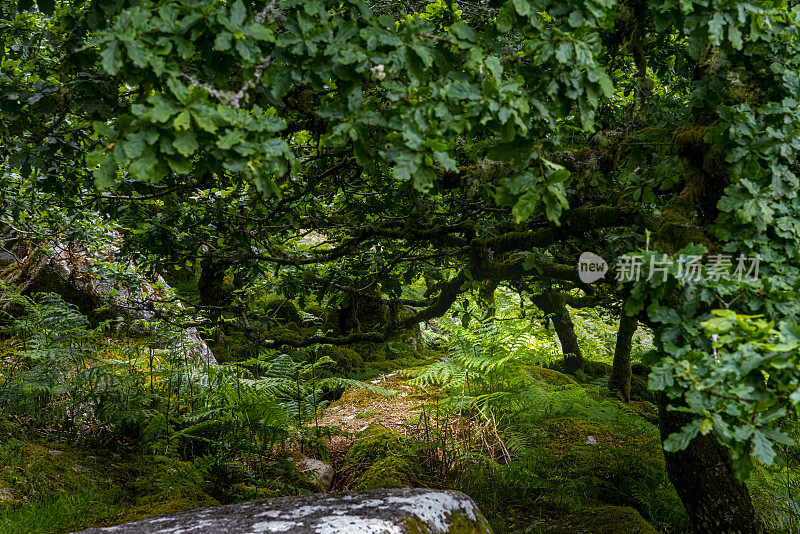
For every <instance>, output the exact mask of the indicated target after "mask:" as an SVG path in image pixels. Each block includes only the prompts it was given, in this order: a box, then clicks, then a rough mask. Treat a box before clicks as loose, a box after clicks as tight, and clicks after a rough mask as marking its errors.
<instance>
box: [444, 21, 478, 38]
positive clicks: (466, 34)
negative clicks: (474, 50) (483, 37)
mask: <svg viewBox="0 0 800 534" xmlns="http://www.w3.org/2000/svg"><path fill="white" fill-rule="evenodd" d="M450 32H451V33H453V34H454V35H455V36H456V37H457V38H458V39H461V40H462V41H469V42H472V43H474V42H476V41H477V34H476V33H475V30H473V29H472V28H471V27H470V26H467V25H466V24H464V23H463V22H456V23H454V24H453V25H452V26H450Z"/></svg>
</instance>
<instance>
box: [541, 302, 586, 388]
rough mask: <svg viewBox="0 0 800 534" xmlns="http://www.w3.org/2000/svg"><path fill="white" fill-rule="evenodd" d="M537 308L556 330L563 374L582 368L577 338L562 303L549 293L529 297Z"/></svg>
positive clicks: (567, 312)
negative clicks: (546, 316) (549, 319)
mask: <svg viewBox="0 0 800 534" xmlns="http://www.w3.org/2000/svg"><path fill="white" fill-rule="evenodd" d="M531 299H532V300H533V303H534V304H535V305H536V307H537V308H539V309H540V310H542V311H543V312H544V313H545V314H547V315H549V316H550V317H551V319H552V321H553V327H554V328H555V329H556V334H557V335H558V340H559V341H560V342H561V352H562V353H563V354H564V369H563V371H564V372H565V373H570V374H572V373H575V371H577V370H578V369H580V368H581V367H583V356H581V347H580V346H579V345H578V337H577V336H576V335H575V326H574V325H573V324H572V319H571V318H570V316H569V310H567V307H566V306H565V305H564V302H563V301H562V300H561V299H560V298H558V296H557V295H555V294H553V293H549V292H545V293H542V294H541V295H533V296H532V297H531Z"/></svg>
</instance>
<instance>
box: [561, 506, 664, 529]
mask: <svg viewBox="0 0 800 534" xmlns="http://www.w3.org/2000/svg"><path fill="white" fill-rule="evenodd" d="M575 519H576V522H577V523H578V524H580V525H581V526H582V527H583V528H585V529H586V530H588V531H589V532H591V533H592V534H658V531H657V530H656V529H655V528H654V527H653V525H651V524H650V523H648V522H647V521H645V520H644V518H643V517H642V516H641V515H639V512H637V511H636V510H634V509H633V508H631V507H630V506H598V507H594V508H586V509H584V510H582V511H580V512H579V513H578V514H577V517H576V518H575Z"/></svg>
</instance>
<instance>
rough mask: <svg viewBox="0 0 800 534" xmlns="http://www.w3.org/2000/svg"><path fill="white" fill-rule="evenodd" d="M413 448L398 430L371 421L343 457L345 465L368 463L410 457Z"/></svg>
mask: <svg viewBox="0 0 800 534" xmlns="http://www.w3.org/2000/svg"><path fill="white" fill-rule="evenodd" d="M411 455H413V450H412V448H411V445H410V444H409V443H408V440H407V439H406V438H405V437H403V436H402V435H400V433H398V432H394V431H392V430H389V429H388V428H386V427H385V426H383V425H379V424H377V423H373V424H372V425H370V426H369V428H367V429H366V430H365V431H364V432H363V433H362V434H361V435H360V436H359V437H358V439H356V440H355V441H354V442H353V445H352V446H351V447H350V450H348V451H347V456H346V457H345V465H347V466H353V465H368V464H372V463H374V462H377V461H378V460H382V459H383V458H386V457H389V456H394V457H398V456H401V457H410V456H411Z"/></svg>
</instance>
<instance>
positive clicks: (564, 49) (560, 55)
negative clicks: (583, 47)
mask: <svg viewBox="0 0 800 534" xmlns="http://www.w3.org/2000/svg"><path fill="white" fill-rule="evenodd" d="M572 49H573V46H572V43H568V42H562V43H559V45H558V48H556V61H558V62H559V63H569V62H570V61H571V60H572Z"/></svg>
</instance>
